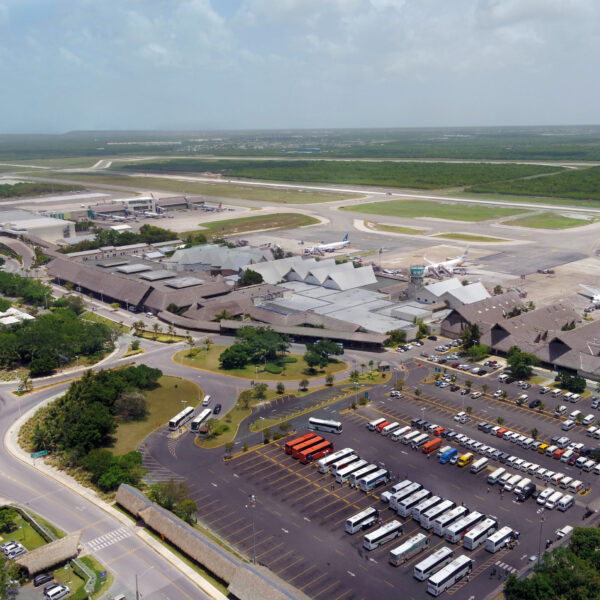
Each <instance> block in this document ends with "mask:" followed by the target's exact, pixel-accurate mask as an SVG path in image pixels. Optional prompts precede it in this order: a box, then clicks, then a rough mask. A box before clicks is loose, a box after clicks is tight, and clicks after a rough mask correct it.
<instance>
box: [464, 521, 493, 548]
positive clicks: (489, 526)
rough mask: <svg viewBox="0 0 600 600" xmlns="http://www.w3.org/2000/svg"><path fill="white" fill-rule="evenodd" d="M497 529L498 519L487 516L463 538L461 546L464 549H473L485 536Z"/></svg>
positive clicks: (481, 542)
mask: <svg viewBox="0 0 600 600" xmlns="http://www.w3.org/2000/svg"><path fill="white" fill-rule="evenodd" d="M496 529H498V521H496V519H492V518H491V517H488V518H487V519H484V520H483V521H481V523H479V524H478V525H475V527H473V529H471V531H469V533H467V535H465V537H464V538H463V546H464V548H465V549H466V550H475V548H477V547H479V546H480V545H481V544H483V542H485V540H487V538H488V537H489V536H490V535H492V533H494V531H496Z"/></svg>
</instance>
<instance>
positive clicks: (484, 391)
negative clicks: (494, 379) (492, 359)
mask: <svg viewBox="0 0 600 600" xmlns="http://www.w3.org/2000/svg"><path fill="white" fill-rule="evenodd" d="M481 389H482V390H483V393H484V394H487V391H488V390H489V389H490V386H489V385H488V384H487V383H484V384H483V385H482V386H481Z"/></svg>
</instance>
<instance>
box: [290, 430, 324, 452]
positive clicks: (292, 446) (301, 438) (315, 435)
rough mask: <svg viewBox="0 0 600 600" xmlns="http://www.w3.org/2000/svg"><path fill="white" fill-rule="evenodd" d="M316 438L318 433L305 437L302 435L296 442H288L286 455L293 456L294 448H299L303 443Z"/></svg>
mask: <svg viewBox="0 0 600 600" xmlns="http://www.w3.org/2000/svg"><path fill="white" fill-rule="evenodd" d="M315 437H317V434H316V433H306V434H305V435H301V436H300V437H299V438H296V439H295V440H291V441H289V442H286V443H285V453H286V454H291V453H292V450H293V448H294V446H297V445H298V444H301V443H302V442H306V441H307V440H312V439H313V438H315Z"/></svg>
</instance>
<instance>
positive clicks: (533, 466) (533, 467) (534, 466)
mask: <svg viewBox="0 0 600 600" xmlns="http://www.w3.org/2000/svg"><path fill="white" fill-rule="evenodd" d="M539 468H540V465H538V464H536V463H531V465H530V466H529V469H527V472H528V473H529V474H530V475H535V474H536V473H537V472H538V471H539Z"/></svg>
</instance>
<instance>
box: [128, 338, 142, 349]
mask: <svg viewBox="0 0 600 600" xmlns="http://www.w3.org/2000/svg"><path fill="white" fill-rule="evenodd" d="M129 349H130V350H133V351H135V350H139V349H140V340H133V341H132V342H131V344H129Z"/></svg>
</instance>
